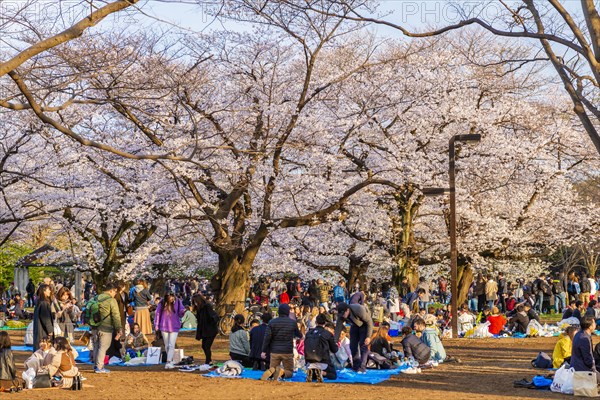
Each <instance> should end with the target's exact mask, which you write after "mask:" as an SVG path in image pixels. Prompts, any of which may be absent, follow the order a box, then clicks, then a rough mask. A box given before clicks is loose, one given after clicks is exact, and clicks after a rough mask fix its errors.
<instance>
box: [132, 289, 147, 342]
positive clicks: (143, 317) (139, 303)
mask: <svg viewBox="0 0 600 400" xmlns="http://www.w3.org/2000/svg"><path fill="white" fill-rule="evenodd" d="M130 297H131V301H132V302H133V307H134V308H135V314H134V317H133V320H134V322H135V323H136V324H138V325H139V326H140V329H141V330H142V333H143V334H144V335H150V334H151V333H152V320H151V319H150V309H149V307H150V302H151V301H152V295H151V294H150V291H149V290H148V285H147V284H146V281H144V280H143V279H138V280H137V281H136V285H135V286H134V287H133V289H132V290H131V292H130Z"/></svg>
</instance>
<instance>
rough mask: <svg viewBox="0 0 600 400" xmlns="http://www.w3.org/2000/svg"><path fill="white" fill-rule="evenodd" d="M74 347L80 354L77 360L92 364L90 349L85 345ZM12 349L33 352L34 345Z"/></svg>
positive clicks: (13, 349) (13, 348)
mask: <svg viewBox="0 0 600 400" xmlns="http://www.w3.org/2000/svg"><path fill="white" fill-rule="evenodd" d="M73 348H74V349H75V350H77V353H79V356H78V357H77V358H76V359H75V361H77V362H80V363H84V364H90V363H91V361H90V350H89V349H88V348H87V347H85V346H73ZM11 349H12V351H31V352H33V347H32V346H12V347H11Z"/></svg>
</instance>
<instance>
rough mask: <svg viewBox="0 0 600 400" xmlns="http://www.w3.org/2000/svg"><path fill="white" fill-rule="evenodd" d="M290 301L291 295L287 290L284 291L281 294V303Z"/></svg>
mask: <svg viewBox="0 0 600 400" xmlns="http://www.w3.org/2000/svg"><path fill="white" fill-rule="evenodd" d="M289 302H290V296H288V294H287V292H283V293H281V294H280V295H279V304H288V303H289Z"/></svg>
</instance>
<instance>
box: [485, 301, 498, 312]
mask: <svg viewBox="0 0 600 400" xmlns="http://www.w3.org/2000/svg"><path fill="white" fill-rule="evenodd" d="M495 301H496V300H488V302H487V303H488V307H489V308H490V310H491V309H492V308H494V302H495Z"/></svg>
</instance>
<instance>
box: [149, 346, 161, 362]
mask: <svg viewBox="0 0 600 400" xmlns="http://www.w3.org/2000/svg"><path fill="white" fill-rule="evenodd" d="M160 353H161V351H160V347H148V353H147V354H146V364H150V365H156V364H160Z"/></svg>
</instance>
